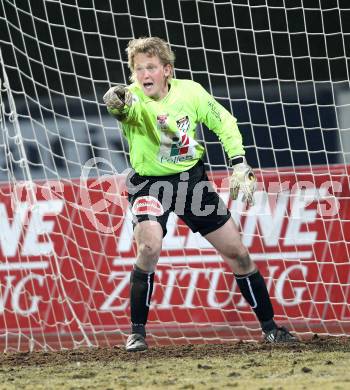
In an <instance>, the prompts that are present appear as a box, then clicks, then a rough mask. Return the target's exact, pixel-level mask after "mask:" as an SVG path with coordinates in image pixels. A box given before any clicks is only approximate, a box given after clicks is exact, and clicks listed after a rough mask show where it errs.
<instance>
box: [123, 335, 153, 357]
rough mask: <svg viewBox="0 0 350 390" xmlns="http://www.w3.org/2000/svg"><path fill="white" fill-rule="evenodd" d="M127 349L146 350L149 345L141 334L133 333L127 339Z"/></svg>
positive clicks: (128, 350)
mask: <svg viewBox="0 0 350 390" xmlns="http://www.w3.org/2000/svg"><path fill="white" fill-rule="evenodd" d="M125 349H126V351H127V352H137V351H146V349H148V345H147V343H146V340H145V338H144V337H143V336H142V335H141V334H139V333H133V334H131V335H130V336H129V337H128V339H127V340H126V344H125Z"/></svg>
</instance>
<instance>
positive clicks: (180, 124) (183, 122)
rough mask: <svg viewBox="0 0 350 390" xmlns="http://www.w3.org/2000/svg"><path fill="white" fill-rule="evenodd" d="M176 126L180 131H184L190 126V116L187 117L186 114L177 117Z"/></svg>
mask: <svg viewBox="0 0 350 390" xmlns="http://www.w3.org/2000/svg"><path fill="white" fill-rule="evenodd" d="M176 126H177V128H178V129H179V130H180V131H183V132H184V133H186V132H187V131H188V129H189V128H190V118H189V117H188V115H186V116H184V117H183V118H181V119H178V120H177V121H176Z"/></svg>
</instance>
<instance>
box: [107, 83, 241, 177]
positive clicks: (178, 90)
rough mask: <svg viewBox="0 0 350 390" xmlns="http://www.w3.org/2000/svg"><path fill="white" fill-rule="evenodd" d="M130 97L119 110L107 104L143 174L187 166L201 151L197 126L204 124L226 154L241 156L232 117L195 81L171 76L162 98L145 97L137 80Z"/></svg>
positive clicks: (134, 164) (134, 163) (133, 161)
mask: <svg viewBox="0 0 350 390" xmlns="http://www.w3.org/2000/svg"><path fill="white" fill-rule="evenodd" d="M128 89H129V91H130V92H131V93H132V96H133V99H132V104H131V105H130V106H127V105H125V106H124V108H123V109H122V110H121V111H118V110H116V109H109V113H110V114H111V115H114V116H116V117H118V119H119V120H120V121H121V123H122V129H123V134H124V135H125V137H126V138H127V140H128V143H129V148H130V162H131V166H132V167H133V168H134V169H135V171H136V172H137V173H138V174H140V175H143V176H164V175H171V174H175V173H179V172H183V171H186V170H188V169H190V168H192V167H193V166H194V165H195V164H196V163H197V162H198V160H199V159H200V158H202V156H203V154H204V147H203V146H202V145H200V144H199V143H198V142H197V140H196V127H197V125H198V124H199V123H204V124H205V125H206V126H207V127H208V128H209V129H211V130H212V131H213V132H214V133H215V134H216V135H217V136H218V137H219V139H220V141H221V142H222V144H223V146H224V149H225V151H226V153H227V155H228V157H233V156H237V155H244V149H243V145H242V136H241V133H240V132H239V129H238V127H237V120H236V118H235V117H233V116H232V115H231V114H230V113H229V112H228V111H227V110H226V109H225V108H224V107H223V106H222V105H220V104H219V103H218V102H217V101H216V100H215V99H214V98H213V97H212V96H211V95H210V94H209V93H208V92H207V91H206V90H205V89H204V88H203V87H202V86H201V85H200V84H198V83H196V82H194V81H192V80H178V79H172V80H171V81H170V89H169V92H168V94H167V95H166V96H165V97H164V98H163V99H161V100H158V101H157V100H153V99H151V98H150V97H148V96H146V95H145V94H144V93H143V91H142V89H141V88H140V87H139V86H138V85H137V84H136V83H134V84H132V85H130V86H129V87H128Z"/></svg>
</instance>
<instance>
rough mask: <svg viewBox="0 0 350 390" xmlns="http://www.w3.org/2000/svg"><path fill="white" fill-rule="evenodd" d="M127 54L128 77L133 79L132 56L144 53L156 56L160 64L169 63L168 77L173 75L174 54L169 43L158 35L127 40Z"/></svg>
mask: <svg viewBox="0 0 350 390" xmlns="http://www.w3.org/2000/svg"><path fill="white" fill-rule="evenodd" d="M126 52H127V54H128V66H129V69H130V71H131V76H130V79H131V81H135V79H134V65H135V64H134V58H135V56H136V54H139V53H144V54H147V55H149V56H156V57H158V58H159V60H160V62H161V63H162V65H168V64H169V65H170V66H171V73H170V76H169V79H171V78H172V76H173V70H174V62H175V54H174V52H173V51H172V50H171V48H170V45H169V44H168V43H167V42H166V41H164V40H163V39H161V38H158V37H142V38H137V39H132V40H131V41H129V44H128V47H127V48H126Z"/></svg>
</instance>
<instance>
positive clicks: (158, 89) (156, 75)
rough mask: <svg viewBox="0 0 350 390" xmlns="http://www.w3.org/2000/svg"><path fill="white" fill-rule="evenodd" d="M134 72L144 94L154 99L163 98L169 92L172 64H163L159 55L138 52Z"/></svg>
mask: <svg viewBox="0 0 350 390" xmlns="http://www.w3.org/2000/svg"><path fill="white" fill-rule="evenodd" d="M134 73H135V77H136V80H137V82H138V83H139V85H140V86H141V88H142V90H143V92H144V94H145V95H146V96H149V97H150V98H152V99H154V100H160V99H163V97H165V96H166V94H167V93H168V77H169V76H170V74H171V66H170V65H169V64H168V65H163V64H162V63H161V62H160V59H159V58H158V57H157V56H149V55H147V54H145V53H138V54H136V55H135V57H134Z"/></svg>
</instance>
